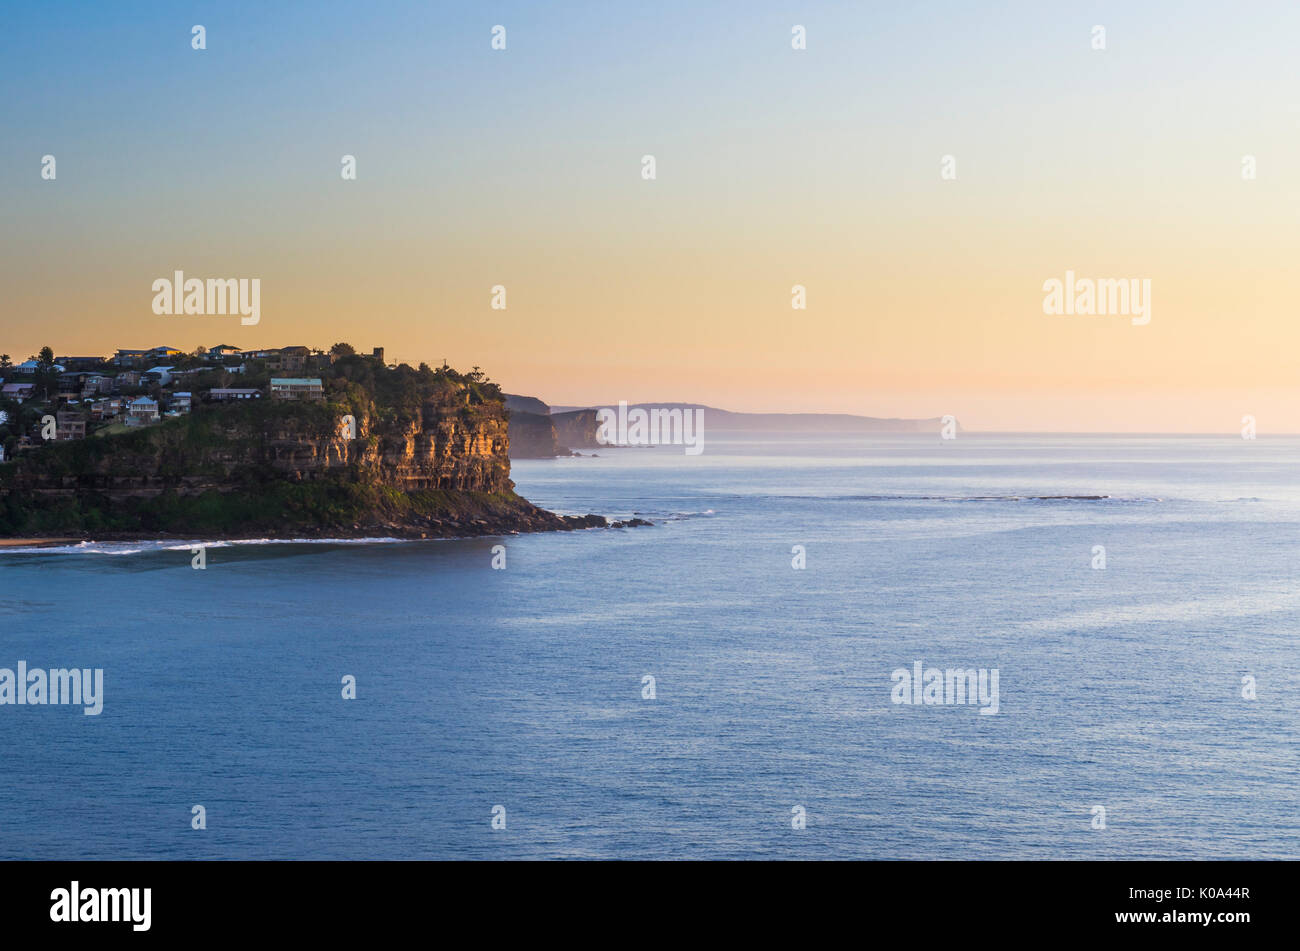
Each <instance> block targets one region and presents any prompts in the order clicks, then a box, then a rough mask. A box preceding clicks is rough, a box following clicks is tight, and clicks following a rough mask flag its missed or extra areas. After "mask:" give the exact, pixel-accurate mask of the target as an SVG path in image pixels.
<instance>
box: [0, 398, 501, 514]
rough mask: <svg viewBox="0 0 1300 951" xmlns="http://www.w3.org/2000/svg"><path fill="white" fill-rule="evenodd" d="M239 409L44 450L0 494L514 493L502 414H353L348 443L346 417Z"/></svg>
mask: <svg viewBox="0 0 1300 951" xmlns="http://www.w3.org/2000/svg"><path fill="white" fill-rule="evenodd" d="M239 409H242V407H240V408H230V409H227V408H206V407H205V408H201V409H199V410H196V416H195V418H194V419H181V420H175V421H171V422H168V423H165V424H162V425H160V426H157V427H151V428H147V429H142V430H141V431H139V432H137V433H130V434H125V435H122V436H116V437H109V438H107V439H103V440H88V441H87V442H86V443H81V444H78V443H67V444H62V445H56V446H53V447H50V448H49V449H41V450H38V451H36V452H35V453H32V454H28V455H26V456H24V457H22V458H20V459H19V460H18V461H17V462H16V463H15V465H14V466H13V467H12V469H13V472H12V473H10V474H9V477H8V478H7V479H5V480H3V481H0V498H5V497H8V496H10V495H19V496H24V497H29V498H33V499H39V498H41V497H46V496H48V497H71V496H76V495H79V494H86V493H93V494H96V495H99V496H102V497H104V498H105V499H107V500H109V501H118V500H125V499H129V498H150V497H152V496H155V495H158V494H160V493H163V492H174V493H176V494H178V495H181V496H186V495H197V494H201V493H203V492H206V491H209V490H215V491H227V490H230V489H231V488H233V487H236V486H238V485H240V484H245V483H248V482H265V481H273V480H276V479H283V480H285V481H287V482H290V483H305V482H321V481H341V482H356V483H365V484H367V485H370V486H376V487H386V488H391V489H395V490H397V491H400V492H412V491H418V490H424V489H433V490H442V491H453V492H486V493H499V492H510V491H512V490H513V488H514V483H513V482H512V481H511V480H510V461H509V456H508V452H509V436H508V432H507V426H506V420H505V414H504V413H503V412H501V411H500V410H499V409H494V408H484V407H476V408H475V411H474V413H473V414H472V415H469V414H467V413H465V412H463V411H461V410H460V409H458V408H448V407H440V406H438V405H437V404H436V403H434V402H432V401H431V402H430V403H428V404H426V406H425V407H424V408H423V411H422V413H421V414H420V416H419V418H418V419H412V420H409V421H406V422H398V423H396V424H394V425H389V426H387V427H384V429H383V431H382V432H375V431H374V429H373V428H372V427H375V426H376V423H377V421H376V420H375V419H374V418H373V417H372V416H369V415H365V414H362V415H357V414H347V415H352V416H353V418H354V420H355V421H356V437H355V438H354V439H349V438H347V437H346V435H345V432H344V424H343V419H342V416H341V415H340V416H339V417H338V418H337V419H332V418H330V417H329V416H328V414H327V411H322V410H321V409H320V408H318V407H310V406H294V405H290V404H284V405H282V406H279V407H272V408H269V409H270V410H271V411H270V412H262V413H257V414H248V413H242V414H241V413H240V412H239ZM259 409H263V408H262V407H259ZM197 414H201V416H200V415H197ZM46 453H51V454H55V453H57V454H59V455H58V456H49V457H46Z"/></svg>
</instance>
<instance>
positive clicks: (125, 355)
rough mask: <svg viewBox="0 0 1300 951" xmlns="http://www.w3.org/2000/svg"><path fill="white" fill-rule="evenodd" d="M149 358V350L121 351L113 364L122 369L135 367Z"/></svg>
mask: <svg viewBox="0 0 1300 951" xmlns="http://www.w3.org/2000/svg"><path fill="white" fill-rule="evenodd" d="M148 356H149V351H148V350H119V351H117V353H115V354H114V355H113V363H115V364H116V365H117V366H120V367H134V366H136V365H137V364H141V363H144V361H145V358H146V357H148Z"/></svg>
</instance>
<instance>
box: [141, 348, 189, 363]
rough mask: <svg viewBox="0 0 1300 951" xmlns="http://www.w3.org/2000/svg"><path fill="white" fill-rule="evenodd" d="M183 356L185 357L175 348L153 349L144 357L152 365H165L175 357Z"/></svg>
mask: <svg viewBox="0 0 1300 951" xmlns="http://www.w3.org/2000/svg"><path fill="white" fill-rule="evenodd" d="M183 356H185V351H184V350H177V349H176V348H175V347H154V348H153V349H152V350H150V351H149V352H148V353H147V354H146V357H148V359H149V360H151V361H153V362H154V363H166V362H167V361H169V360H173V359H175V358H176V357H183Z"/></svg>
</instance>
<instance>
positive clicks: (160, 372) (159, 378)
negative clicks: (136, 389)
mask: <svg viewBox="0 0 1300 951" xmlns="http://www.w3.org/2000/svg"><path fill="white" fill-rule="evenodd" d="M140 379H141V380H142V381H143V382H145V383H157V384H158V385H159V386H166V385H167V384H168V383H170V382H171V381H172V368H171V367H154V368H153V369H151V370H145V371H144V373H143V374H141V376H140Z"/></svg>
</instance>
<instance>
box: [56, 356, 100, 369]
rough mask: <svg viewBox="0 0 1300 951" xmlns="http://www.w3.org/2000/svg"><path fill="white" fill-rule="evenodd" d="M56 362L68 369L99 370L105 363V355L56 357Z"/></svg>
mask: <svg viewBox="0 0 1300 951" xmlns="http://www.w3.org/2000/svg"><path fill="white" fill-rule="evenodd" d="M54 362H55V363H58V364H60V365H61V366H63V367H64V368H65V369H68V370H83V371H85V370H98V369H100V368H101V367H102V366H103V365H104V358H103V357H55V358H54Z"/></svg>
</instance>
